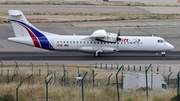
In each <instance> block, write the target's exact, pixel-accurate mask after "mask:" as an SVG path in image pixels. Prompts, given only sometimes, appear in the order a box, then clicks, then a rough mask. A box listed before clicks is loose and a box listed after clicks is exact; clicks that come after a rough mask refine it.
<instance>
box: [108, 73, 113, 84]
mask: <svg viewBox="0 0 180 101" xmlns="http://www.w3.org/2000/svg"><path fill="white" fill-rule="evenodd" d="M112 75H113V73H111V75H109V77H108V86H109V85H110V78H111V76H112Z"/></svg>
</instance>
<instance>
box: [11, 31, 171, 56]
mask: <svg viewBox="0 0 180 101" xmlns="http://www.w3.org/2000/svg"><path fill="white" fill-rule="evenodd" d="M46 37H47V39H48V41H49V43H50V44H51V45H49V50H55V51H83V52H87V53H95V52H96V51H97V50H102V51H103V52H104V53H113V52H116V51H147V52H165V51H170V50H172V49H173V48H174V47H173V46H172V45H171V44H170V43H168V42H166V41H165V40H164V39H163V38H161V37H149V36H120V38H121V40H120V41H118V43H117V42H116V43H108V42H100V41H96V40H92V39H91V38H90V37H89V36H79V35H77V36H76V35H56V34H54V35H51V34H50V35H46ZM9 40H11V41H14V42H18V43H22V44H27V45H31V46H34V44H33V42H32V39H31V38H30V37H27V38H9ZM158 40H162V42H158ZM41 41H43V40H41ZM51 46H52V47H51Z"/></svg>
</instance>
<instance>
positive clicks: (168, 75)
mask: <svg viewBox="0 0 180 101" xmlns="http://www.w3.org/2000/svg"><path fill="white" fill-rule="evenodd" d="M171 74H172V72H171V73H170V74H169V75H168V87H169V77H170V75H171Z"/></svg>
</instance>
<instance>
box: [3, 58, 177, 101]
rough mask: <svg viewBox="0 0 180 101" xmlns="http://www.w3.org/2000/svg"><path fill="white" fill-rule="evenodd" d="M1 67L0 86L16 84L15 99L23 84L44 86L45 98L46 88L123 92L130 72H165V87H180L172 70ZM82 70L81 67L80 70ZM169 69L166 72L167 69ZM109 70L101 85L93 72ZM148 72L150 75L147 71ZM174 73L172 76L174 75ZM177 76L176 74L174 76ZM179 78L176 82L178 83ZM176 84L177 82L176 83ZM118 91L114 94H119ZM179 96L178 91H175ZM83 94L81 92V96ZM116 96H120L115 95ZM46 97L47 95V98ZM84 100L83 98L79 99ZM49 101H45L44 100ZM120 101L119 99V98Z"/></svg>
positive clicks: (109, 66)
mask: <svg viewBox="0 0 180 101" xmlns="http://www.w3.org/2000/svg"><path fill="white" fill-rule="evenodd" d="M0 63H1V65H0V66H1V68H0V69H1V77H0V82H1V84H12V83H16V84H18V86H17V88H16V90H17V91H16V94H17V97H18V89H19V87H20V86H21V85H23V84H28V85H35V84H45V85H46V92H47V94H48V85H58V86H63V87H68V86H74V87H82V89H83V87H84V86H92V87H97V86H100V87H101V86H116V87H117V89H120V88H121V89H123V76H122V75H121V74H123V72H124V73H125V72H127V73H129V72H130V73H133V72H136V73H137V72H138V73H139V72H140V73H145V71H146V72H147V73H154V74H156V73H163V71H164V76H166V77H167V78H165V80H166V82H167V84H168V86H169V85H172V87H173V88H178V89H177V90H179V87H180V83H179V81H180V78H179V77H180V76H177V75H178V73H179V68H178V69H176V70H173V68H174V67H173V68H172V67H170V66H163V67H161V66H160V65H159V66H153V65H151V66H149V67H148V65H147V66H145V65H141V66H137V65H120V64H101V63H100V64H97V63H95V65H94V67H93V66H92V67H91V68H89V70H88V71H81V72H80V69H81V68H79V67H78V66H77V67H76V66H75V67H74V68H76V69H77V71H70V70H69V71H68V69H66V66H65V65H63V64H62V65H61V68H59V69H63V70H51V68H52V67H51V66H50V65H49V64H48V63H46V65H43V68H45V69H43V70H41V69H38V70H35V68H36V67H34V65H33V64H32V63H31V62H30V65H29V67H30V68H28V69H26V70H21V69H22V68H20V67H21V66H19V64H18V63H17V62H15V65H14V67H13V68H11V69H7V68H9V67H8V66H4V65H3V63H2V62H1V61H0ZM82 67H83V66H82ZM166 67H168V68H166ZM97 69H98V70H103V69H104V70H108V71H109V70H110V71H111V70H112V72H113V73H115V74H113V73H111V74H107V78H105V79H104V80H103V81H102V80H99V79H97V78H96V76H97V75H99V74H98V73H99V72H96V70H97ZM148 69H149V71H147V70H148ZM174 71H175V72H174ZM173 72H174V74H175V75H176V77H175V78H174V79H173V80H174V81H172V80H170V79H169V78H170V76H172V74H173ZM176 72H178V73H176ZM112 75H115V78H114V80H113V79H112ZM177 78H178V79H177ZM178 80H179V81H178ZM118 91H119V90H117V93H118ZM177 92H178V94H179V91H177ZM82 93H83V92H82ZM118 95H119V94H118ZM47 96H48V95H47ZM82 96H84V95H82ZM46 98H47V99H48V97H46ZM118 99H119V98H118Z"/></svg>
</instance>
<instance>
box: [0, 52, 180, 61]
mask: <svg viewBox="0 0 180 101" xmlns="http://www.w3.org/2000/svg"><path fill="white" fill-rule="evenodd" d="M0 59H1V60H13V61H14V60H78V61H81V60H180V52H179V51H172V52H168V53H166V56H165V57H162V56H161V54H158V55H157V54H155V53H139V52H138V53H127V52H126V53H124V52H117V53H113V54H104V55H102V56H100V57H94V56H93V54H86V53H81V52H71V53H70V52H0Z"/></svg>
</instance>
